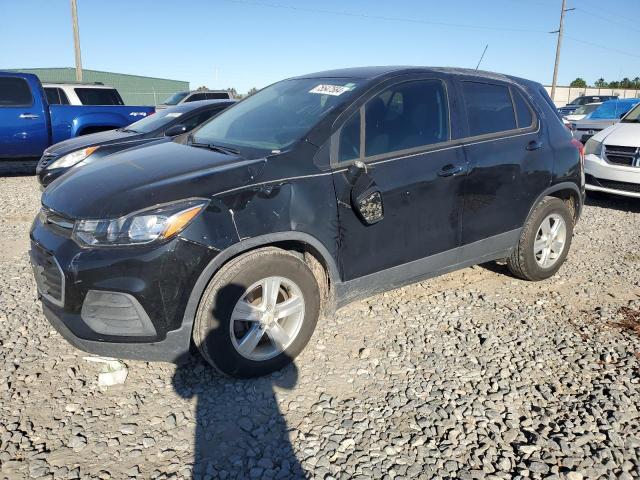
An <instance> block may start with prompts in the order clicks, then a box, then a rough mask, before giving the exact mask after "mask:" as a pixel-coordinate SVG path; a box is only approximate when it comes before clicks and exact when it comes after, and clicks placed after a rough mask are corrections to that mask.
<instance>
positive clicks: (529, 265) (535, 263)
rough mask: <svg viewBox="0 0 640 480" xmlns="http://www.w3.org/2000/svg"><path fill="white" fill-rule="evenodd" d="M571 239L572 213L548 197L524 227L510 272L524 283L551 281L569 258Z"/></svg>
mask: <svg viewBox="0 0 640 480" xmlns="http://www.w3.org/2000/svg"><path fill="white" fill-rule="evenodd" d="M572 236H573V215H572V213H571V210H570V209H569V207H568V206H567V204H566V203H565V202H563V201H562V200H560V199H558V198H555V197H546V198H544V199H543V200H542V201H541V202H540V204H539V205H538V206H537V207H536V208H535V210H534V211H533V212H532V214H531V215H530V217H529V219H528V220H527V223H526V224H525V225H524V227H523V229H522V233H521V234H520V240H519V242H518V245H517V246H516V248H515V249H514V250H513V252H512V254H511V256H510V257H509V259H508V260H507V266H508V267H509V270H510V271H511V273H513V274H514V275H516V276H517V277H520V278H523V279H525V280H544V279H546V278H549V277H551V276H552V275H554V274H555V273H556V272H557V271H558V270H559V269H560V267H561V266H562V264H563V263H564V261H565V259H566V258H567V254H568V253H569V248H570V246H571V238H572Z"/></svg>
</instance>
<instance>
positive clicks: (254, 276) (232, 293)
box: [193, 247, 320, 378]
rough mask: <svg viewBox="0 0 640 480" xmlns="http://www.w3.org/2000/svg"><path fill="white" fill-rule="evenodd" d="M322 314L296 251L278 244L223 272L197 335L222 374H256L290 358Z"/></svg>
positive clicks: (203, 304)
mask: <svg viewBox="0 0 640 480" xmlns="http://www.w3.org/2000/svg"><path fill="white" fill-rule="evenodd" d="M319 315H320V289H319V287H318V282H317V281H316V277H315V276H314V274H313V272H312V271H311V269H310V268H309V266H308V265H307V264H306V263H305V261H304V260H303V259H302V258H300V257H299V256H297V255H296V254H295V253H292V252H288V251H286V250H282V249H279V248H274V247H267V248H261V249H259V250H254V251H252V252H249V253H247V254H244V255H241V256H239V257H237V258H235V259H233V260H232V261H230V262H229V263H228V264H226V265H225V266H224V267H222V268H221V269H220V271H218V273H217V274H216V275H214V277H213V278H212V279H211V281H210V282H209V285H208V286H207V288H206V289H205V292H204V294H203V297H202V299H201V301H200V306H199V307H198V312H197V313H196V319H195V325H194V330H193V339H194V342H195V344H196V346H197V347H198V350H199V351H200V353H201V354H202V356H203V357H204V359H205V360H206V361H207V362H209V363H210V364H211V365H213V366H214V367H215V368H216V369H218V370H219V371H220V372H221V373H223V374H225V375H229V376H234V377H243V378H248V377H257V376H261V375H266V374H268V373H271V372H273V371H275V370H278V369H280V368H282V367H284V366H285V365H287V364H288V363H289V362H291V361H292V360H293V359H294V358H295V357H296V356H297V355H298V354H299V353H300V352H301V351H302V349H303V348H304V347H305V346H306V344H307V342H308V341H309V339H310V338H311V335H312V334H313V331H314V329H315V326H316V323H317V321H318V317H319Z"/></svg>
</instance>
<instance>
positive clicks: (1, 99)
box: [0, 77, 33, 107]
mask: <svg viewBox="0 0 640 480" xmlns="http://www.w3.org/2000/svg"><path fill="white" fill-rule="evenodd" d="M31 104H33V97H32V96H31V90H30V89H29V84H28V83H27V82H26V80H24V79H22V78H17V77H0V107H29V106H31Z"/></svg>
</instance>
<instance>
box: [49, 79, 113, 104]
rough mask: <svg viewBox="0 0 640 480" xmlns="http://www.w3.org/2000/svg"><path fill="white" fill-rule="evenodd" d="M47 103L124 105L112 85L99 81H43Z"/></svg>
mask: <svg viewBox="0 0 640 480" xmlns="http://www.w3.org/2000/svg"><path fill="white" fill-rule="evenodd" d="M42 86H43V87H44V92H45V93H46V94H47V101H48V103H49V105H124V101H123V100H122V97H121V96H120V93H118V90H116V89H115V88H113V87H109V86H107V85H104V84H102V83H99V82H91V83H51V82H48V83H43V84H42Z"/></svg>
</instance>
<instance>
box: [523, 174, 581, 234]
mask: <svg viewBox="0 0 640 480" xmlns="http://www.w3.org/2000/svg"><path fill="white" fill-rule="evenodd" d="M545 197H555V198H559V199H560V200H562V201H564V202H565V203H567V204H568V206H569V208H570V210H571V212H572V213H573V219H574V222H577V221H578V219H579V218H580V213H581V212H582V206H583V203H584V198H583V195H582V194H581V193H580V189H579V188H578V186H577V185H576V184H575V183H573V182H561V183H557V184H555V185H551V186H550V187H549V188H547V189H546V190H544V191H543V192H542V193H541V194H540V195H539V196H538V198H536V201H535V202H533V205H531V208H530V209H529V213H528V214H527V218H526V219H525V221H524V223H523V225H524V224H526V223H527V220H529V217H531V214H532V213H533V211H534V210H535V208H536V207H537V206H538V204H539V203H540V202H541V201H542V199H544V198H545Z"/></svg>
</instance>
